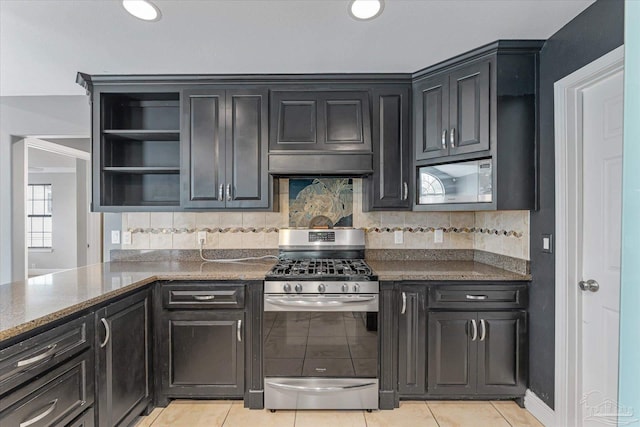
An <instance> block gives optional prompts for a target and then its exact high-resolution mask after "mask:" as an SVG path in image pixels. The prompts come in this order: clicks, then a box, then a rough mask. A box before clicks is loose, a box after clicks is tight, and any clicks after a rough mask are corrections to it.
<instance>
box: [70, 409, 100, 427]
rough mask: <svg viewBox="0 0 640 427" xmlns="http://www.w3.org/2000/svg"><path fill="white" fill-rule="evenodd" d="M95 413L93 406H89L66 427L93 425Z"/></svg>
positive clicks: (88, 426) (90, 426)
mask: <svg viewBox="0 0 640 427" xmlns="http://www.w3.org/2000/svg"><path fill="white" fill-rule="evenodd" d="M95 425H96V423H95V414H94V412H93V408H89V409H88V410H87V411H85V412H84V413H83V414H82V415H80V416H79V417H78V418H76V419H75V420H73V421H72V422H71V424H69V425H67V427H93V426H95Z"/></svg>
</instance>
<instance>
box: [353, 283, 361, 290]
mask: <svg viewBox="0 0 640 427" xmlns="http://www.w3.org/2000/svg"><path fill="white" fill-rule="evenodd" d="M353 292H360V285H359V284H357V283H356V284H355V285H353Z"/></svg>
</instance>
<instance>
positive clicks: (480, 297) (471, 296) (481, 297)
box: [466, 294, 487, 300]
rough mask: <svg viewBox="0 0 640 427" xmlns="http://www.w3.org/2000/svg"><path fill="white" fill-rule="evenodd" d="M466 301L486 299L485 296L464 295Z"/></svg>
mask: <svg viewBox="0 0 640 427" xmlns="http://www.w3.org/2000/svg"><path fill="white" fill-rule="evenodd" d="M466 297H467V299H472V300H483V299H487V296H486V295H469V294H467V295H466Z"/></svg>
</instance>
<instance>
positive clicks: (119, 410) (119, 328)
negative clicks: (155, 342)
mask: <svg viewBox="0 0 640 427" xmlns="http://www.w3.org/2000/svg"><path fill="white" fill-rule="evenodd" d="M149 310H150V304H149V293H148V291H144V292H141V293H138V294H135V295H133V296H131V297H127V298H125V299H123V300H121V301H118V302H115V303H113V304H111V305H109V306H107V307H105V308H103V309H101V310H99V311H98V312H96V328H97V329H96V331H97V332H96V341H97V342H96V365H97V369H96V371H97V374H96V376H97V392H98V399H97V402H98V420H99V421H98V425H100V426H121V425H122V426H126V425H129V424H130V423H131V421H132V420H134V419H135V418H136V417H137V416H138V415H140V414H141V413H142V412H143V411H144V410H145V408H146V407H147V405H148V404H149V403H150V401H151V393H150V389H151V387H150V385H151V380H150V379H151V352H150V348H151V347H150V346H151V335H150V322H149V315H150V311H149Z"/></svg>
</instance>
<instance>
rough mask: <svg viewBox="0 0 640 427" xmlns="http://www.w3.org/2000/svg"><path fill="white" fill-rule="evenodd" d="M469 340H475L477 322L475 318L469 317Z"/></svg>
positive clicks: (476, 336)
mask: <svg viewBox="0 0 640 427" xmlns="http://www.w3.org/2000/svg"><path fill="white" fill-rule="evenodd" d="M471 327H472V328H473V329H472V330H471V341H475V340H476V338H478V324H477V323H476V319H471Z"/></svg>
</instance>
